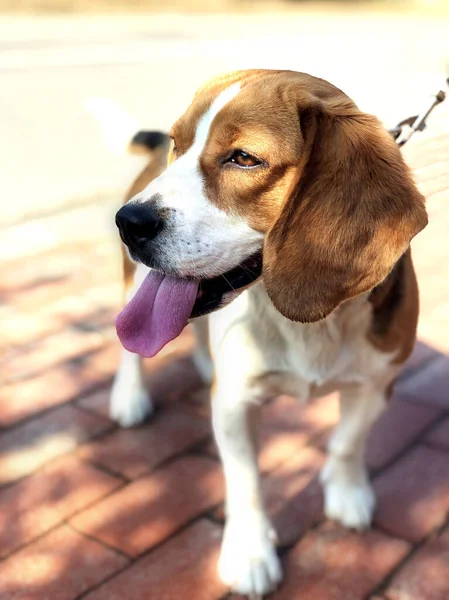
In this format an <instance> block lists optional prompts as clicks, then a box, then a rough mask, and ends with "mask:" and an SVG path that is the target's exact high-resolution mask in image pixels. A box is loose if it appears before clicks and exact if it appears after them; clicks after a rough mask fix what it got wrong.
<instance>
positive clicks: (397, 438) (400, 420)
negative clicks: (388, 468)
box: [367, 400, 441, 470]
mask: <svg viewBox="0 0 449 600" xmlns="http://www.w3.org/2000/svg"><path fill="white" fill-rule="evenodd" d="M440 414H441V411H440V410H439V409H438V408H437V407H434V406H427V405H419V404H413V403H412V402H402V401H400V400H391V401H390V402H389V406H388V408H387V410H386V411H385V412H384V413H383V414H382V416H381V417H380V419H379V420H378V421H377V423H376V424H375V425H374V427H373V429H372V430H371V432H370V434H369V437H368V440H367V464H368V467H369V468H370V469H373V470H378V469H382V468H383V467H385V465H387V464H388V463H389V462H391V461H392V460H393V459H394V458H396V456H398V455H399V454H400V453H401V452H402V451H403V450H404V449H405V448H407V446H408V445H410V444H411V443H412V442H413V441H414V440H416V439H418V438H419V436H420V434H421V433H422V432H423V431H424V430H425V429H426V428H427V427H429V425H430V424H431V423H432V422H433V421H435V420H436V419H437V418H438V416H439V415H440Z"/></svg>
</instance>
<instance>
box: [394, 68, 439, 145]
mask: <svg viewBox="0 0 449 600" xmlns="http://www.w3.org/2000/svg"><path fill="white" fill-rule="evenodd" d="M446 83H447V84H449V78H448V79H447V80H446ZM445 98H446V93H445V92H443V90H440V91H439V92H438V94H435V95H434V96H432V97H431V104H430V105H428V106H427V108H425V110H423V111H422V112H421V113H420V114H419V115H413V116H412V117H408V118H407V119H404V120H403V121H401V122H400V123H398V124H397V125H396V127H394V128H393V129H389V130H388V131H389V133H390V134H391V135H392V136H393V138H394V139H395V140H396V143H397V144H398V146H403V145H404V144H405V143H406V142H408V141H409V139H410V138H411V137H412V135H413V134H414V133H415V131H423V130H424V129H425V128H426V120H427V117H428V116H429V115H430V113H431V112H432V111H433V109H434V108H435V106H438V104H441V102H443V100H444V99H445Z"/></svg>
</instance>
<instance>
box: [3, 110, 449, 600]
mask: <svg viewBox="0 0 449 600" xmlns="http://www.w3.org/2000/svg"><path fill="white" fill-rule="evenodd" d="M448 117H449V102H448V103H446V106H444V105H443V106H442V107H441V108H439V109H438V110H437V111H436V112H435V114H434V116H433V117H432V118H431V120H430V123H429V129H428V131H427V132H425V133H423V134H419V135H417V136H416V137H415V139H414V140H413V141H412V143H411V144H410V145H409V146H407V147H406V148H405V155H406V158H407V160H408V161H409V163H410V165H411V166H412V168H413V169H414V171H415V175H416V179H417V182H418V184H419V186H420V188H421V189H422V191H423V192H424V193H425V194H426V195H427V197H428V209H429V214H430V225H429V227H428V228H427V229H426V230H425V231H424V232H423V233H422V234H421V235H420V236H419V237H418V238H417V239H416V241H415V242H414V244H413V246H414V260H415V264H416V267H417V271H418V277H419V281H420V287H421V299H422V302H421V304H422V309H421V318H420V325H419V342H418V344H417V346H416V348H415V352H414V354H413V356H412V358H411V359H410V361H409V362H408V364H407V366H406V368H405V369H404V371H403V373H402V375H401V378H400V380H399V382H398V384H397V386H396V389H395V393H394V399H393V400H392V402H391V404H390V408H389V410H388V412H387V413H386V414H385V415H383V416H382V418H381V421H380V422H379V423H378V424H377V425H376V426H375V428H374V430H373V432H372V434H371V437H370V441H369V447H368V463H369V466H370V469H371V472H372V476H373V479H374V485H375V488H376V490H377V493H378V497H379V506H378V510H377V512H376V516H375V521H374V526H373V529H372V530H371V531H370V532H367V533H364V534H356V533H353V532H347V531H344V530H343V529H341V528H340V527H337V526H335V525H334V524H332V523H329V522H326V521H325V520H324V518H323V513H322V495H321V490H320V487H319V485H318V482H317V474H318V471H319V468H320V465H321V464H322V461H323V458H324V452H323V448H324V445H325V441H326V439H327V437H328V435H329V431H330V429H331V427H332V426H333V424H334V423H335V420H336V418H337V406H336V398H335V397H334V396H329V397H326V398H321V399H318V400H317V401H315V402H313V403H311V404H310V405H308V406H301V405H299V404H298V403H296V402H294V401H293V400H292V399H291V398H287V397H280V398H277V399H276V400H274V401H272V402H271V403H269V404H268V405H266V407H264V409H263V424H262V438H263V446H262V452H261V467H262V470H263V474H264V479H263V486H264V490H265V495H266V499H267V507H268V511H269V513H270V515H271V517H272V518H273V521H274V523H275V524H276V527H277V529H278V531H279V537H280V543H281V548H280V552H281V555H282V557H283V561H284V566H285V571H286V581H285V584H284V585H283V586H282V588H281V589H280V590H279V592H278V593H277V594H275V595H274V596H273V598H274V599H275V600H284V599H285V600H295V599H296V598H307V600H315V599H316V600H318V599H319V600H362V599H368V600H447V598H449V577H448V575H447V574H448V573H449V519H448V515H449V335H448V332H449V277H448V264H449V242H448V231H449V125H448V123H449V119H448ZM86 210H87V209H86ZM53 218H54V217H53ZM61 219H64V215H62V216H61ZM24 226H26V224H25V225H24ZM116 256H117V242H116V240H115V239H113V238H112V237H102V238H101V239H97V238H96V237H95V231H92V235H91V239H90V241H89V240H88V239H87V234H86V235H85V236H84V237H83V241H82V242H80V244H79V245H75V246H74V245H73V244H68V243H66V241H65V240H64V230H63V229H62V230H61V232H60V240H59V245H58V249H57V251H52V252H51V253H43V254H40V255H36V256H33V257H31V258H29V259H26V260H23V259H21V260H20V261H19V260H14V259H8V261H6V262H5V261H3V262H2V275H3V277H2V281H1V283H0V299H1V304H0V318H1V321H2V336H1V338H2V339H1V341H0V346H1V348H2V355H1V359H0V378H1V384H2V387H1V389H0V558H1V560H0V599H1V600H3V599H4V600H6V599H12V598H14V599H17V600H18V599H20V600H24V599H25V598H26V599H42V600H44V599H47V598H48V599H51V600H59V599H61V600H62V599H64V600H75V599H76V598H88V599H89V600H102V599H105V600H106V599H107V600H114V599H117V600H130V599H136V600H137V599H143V598H145V599H157V600H164V599H167V600H168V599H174V598H176V599H178V598H179V599H182V600H184V599H189V600H190V599H191V598H192V599H193V598H194V599H195V600H215V599H217V600H218V599H221V598H225V597H226V598H228V595H227V594H228V590H226V589H225V588H224V587H223V585H222V584H221V583H220V582H219V581H218V579H217V576H216V573H215V564H216V560H217V555H218V549H219V543H220V538H221V534H222V517H223V513H222V501H223V479H222V474H221V469H220V465H219V462H218V460H217V455H216V451H215V447H214V445H213V442H212V439H211V432H210V423H209V410H208V406H207V390H203V389H201V387H200V383H199V380H198V377H197V375H196V374H195V371H194V369H193V365H192V362H191V359H190V354H191V350H192V345H193V339H192V336H191V334H190V332H189V331H186V332H185V333H184V334H183V336H182V337H181V338H180V339H179V340H178V341H177V342H175V343H172V344H171V346H170V347H168V348H167V349H166V350H165V351H164V352H163V353H162V354H161V355H160V356H159V357H158V358H157V359H155V360H154V361H151V362H150V364H149V365H148V375H149V379H150V387H151V388H152V392H153V395H154V397H155V399H156V403H157V410H156V414H155V415H154V417H153V419H152V420H151V422H149V423H148V424H146V425H145V426H143V427H141V428H139V429H136V430H132V431H121V430H118V429H117V428H116V426H115V425H114V424H113V423H112V422H111V421H110V420H109V418H108V415H107V402H108V391H109V386H110V383H111V378H112V375H113V373H114V371H115V368H116V365H117V359H118V353H119V348H118V344H117V341H116V339H115V335H114V328H113V319H114V316H115V314H116V312H117V310H118V308H119V306H120V265H119V263H118V262H116V260H115V259H116Z"/></svg>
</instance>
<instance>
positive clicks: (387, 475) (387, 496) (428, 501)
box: [374, 446, 449, 542]
mask: <svg viewBox="0 0 449 600" xmlns="http://www.w3.org/2000/svg"><path fill="white" fill-rule="evenodd" d="M374 487H375V490H376V493H377V498H378V507H377V511H376V514H375V523H376V524H378V525H379V526H380V527H381V528H382V529H383V530H386V531H389V532H391V533H392V534H393V535H397V536H400V537H402V538H404V539H407V540H410V541H412V542H418V541H420V540H421V539H422V538H423V537H425V536H426V535H428V534H429V533H430V532H431V531H432V530H434V529H435V528H437V527H441V525H442V524H443V523H444V522H445V519H446V515H447V512H448V510H449V460H448V454H447V453H444V452H440V451H439V450H436V449H434V448H429V447H427V446H417V447H416V448H413V449H412V450H410V451H409V452H408V453H407V454H406V455H405V456H403V457H402V458H401V459H400V460H398V461H397V462H396V463H394V464H393V465H392V466H391V467H390V468H388V469H387V470H386V471H384V472H383V473H382V474H381V475H380V476H379V477H377V478H376V479H375V481H374Z"/></svg>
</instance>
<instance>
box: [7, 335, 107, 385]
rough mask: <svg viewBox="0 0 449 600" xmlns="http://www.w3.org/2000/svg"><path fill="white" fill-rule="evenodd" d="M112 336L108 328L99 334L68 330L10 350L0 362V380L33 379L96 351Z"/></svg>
mask: <svg viewBox="0 0 449 600" xmlns="http://www.w3.org/2000/svg"><path fill="white" fill-rule="evenodd" d="M115 336H116V334H115V329H114V330H113V329H112V328H111V327H109V328H106V329H103V330H101V331H82V330H81V329H80V328H75V327H72V328H70V329H65V330H63V331H61V332H59V333H56V334H54V335H52V336H49V337H46V338H43V339H40V340H38V341H37V342H34V343H33V344H31V345H29V346H26V347H25V348H14V349H12V350H10V352H8V353H7V354H6V356H5V357H4V358H3V360H1V362H0V380H1V381H2V382H3V383H7V382H10V381H14V380H21V379H22V380H23V379H24V378H26V377H27V378H29V377H31V376H36V375H38V374H39V373H41V372H42V371H44V370H45V369H51V368H52V367H54V366H56V365H59V364H61V363H65V362H67V361H70V360H73V359H76V358H77V357H79V356H81V355H82V354H86V353H89V352H92V351H94V350H98V349H99V348H101V347H102V346H104V345H105V344H106V343H107V342H108V341H111V340H112V339H115ZM25 385H26V384H25Z"/></svg>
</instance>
